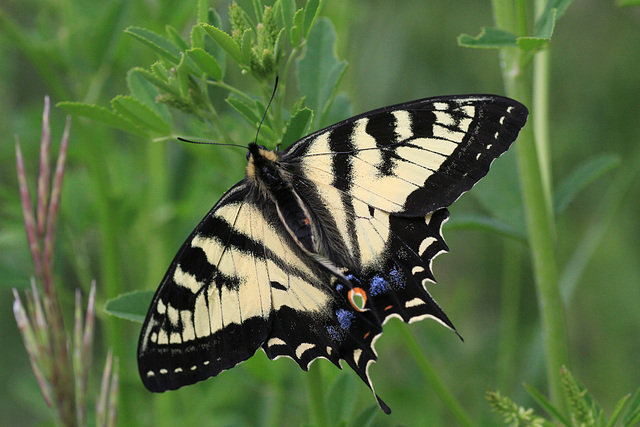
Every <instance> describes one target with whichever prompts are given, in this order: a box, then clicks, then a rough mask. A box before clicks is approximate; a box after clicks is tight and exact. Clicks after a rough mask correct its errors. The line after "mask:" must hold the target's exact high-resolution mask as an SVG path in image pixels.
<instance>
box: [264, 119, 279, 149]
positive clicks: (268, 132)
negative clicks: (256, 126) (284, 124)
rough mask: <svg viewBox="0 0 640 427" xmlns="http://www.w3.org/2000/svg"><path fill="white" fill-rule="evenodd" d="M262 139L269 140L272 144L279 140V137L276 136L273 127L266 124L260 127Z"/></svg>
mask: <svg viewBox="0 0 640 427" xmlns="http://www.w3.org/2000/svg"><path fill="white" fill-rule="evenodd" d="M260 138H261V139H262V140H267V141H271V142H274V141H277V140H278V137H277V136H276V134H275V132H274V131H273V130H272V129H271V127H270V126H269V125H266V124H264V123H262V125H261V126H260ZM264 145H268V144H264Z"/></svg>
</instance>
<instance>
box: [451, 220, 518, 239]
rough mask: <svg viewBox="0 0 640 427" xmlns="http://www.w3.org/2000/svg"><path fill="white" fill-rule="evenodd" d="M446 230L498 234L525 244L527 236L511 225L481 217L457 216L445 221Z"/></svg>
mask: <svg viewBox="0 0 640 427" xmlns="http://www.w3.org/2000/svg"><path fill="white" fill-rule="evenodd" d="M446 227H447V229H448V230H477V231H485V232H490V233H495V234H499V235H501V236H504V237H509V238H512V239H514V240H517V241H519V242H521V243H524V244H525V245H526V244H527V236H526V235H525V234H524V233H522V232H520V231H518V230H517V229H515V228H514V227H512V226H511V225H509V224H507V223H504V222H502V221H499V220H497V219H494V218H489V217H487V216H481V215H466V216H465V215H457V216H456V217H455V218H453V219H451V220H450V221H447V225H446Z"/></svg>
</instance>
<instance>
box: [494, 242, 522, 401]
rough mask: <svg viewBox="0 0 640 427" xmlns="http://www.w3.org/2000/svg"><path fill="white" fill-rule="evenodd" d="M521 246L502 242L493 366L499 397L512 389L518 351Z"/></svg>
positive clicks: (515, 243) (507, 393) (517, 243)
mask: <svg viewBox="0 0 640 427" xmlns="http://www.w3.org/2000/svg"><path fill="white" fill-rule="evenodd" d="M523 249H524V248H523V245H522V244H521V243H520V242H516V241H514V240H511V239H505V240H504V245H503V251H504V252H503V255H502V301H501V302H500V312H501V313H500V341H499V343H498V360H497V363H496V370H497V374H496V377H497V379H496V383H497V386H498V390H500V391H501V392H502V393H503V394H506V395H509V394H511V390H512V389H513V386H514V381H513V380H514V378H515V377H516V376H515V367H516V355H517V354H518V352H519V351H520V349H521V348H520V343H519V335H518V332H519V329H518V319H519V317H520V294H521V292H520V291H521V289H520V275H521V272H522V256H523Z"/></svg>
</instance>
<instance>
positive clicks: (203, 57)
mask: <svg viewBox="0 0 640 427" xmlns="http://www.w3.org/2000/svg"><path fill="white" fill-rule="evenodd" d="M186 54H187V55H188V56H189V58H191V60H192V61H193V62H194V63H195V64H196V65H197V66H198V68H200V70H202V72H203V73H205V74H206V75H208V76H209V77H211V78H212V79H213V80H216V81H220V80H222V68H220V64H218V61H216V58H214V57H213V56H211V55H210V54H209V53H207V52H206V51H205V50H204V49H200V48H193V49H189V50H187V51H186Z"/></svg>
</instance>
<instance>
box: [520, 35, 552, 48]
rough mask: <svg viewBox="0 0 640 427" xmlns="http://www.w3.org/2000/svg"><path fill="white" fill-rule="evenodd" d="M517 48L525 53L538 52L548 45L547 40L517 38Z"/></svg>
mask: <svg viewBox="0 0 640 427" xmlns="http://www.w3.org/2000/svg"><path fill="white" fill-rule="evenodd" d="M517 42H518V47H519V48H520V49H522V50H525V51H531V50H538V49H542V48H544V47H546V46H547V45H548V44H549V40H548V39H542V38H535V37H518V41H517Z"/></svg>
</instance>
